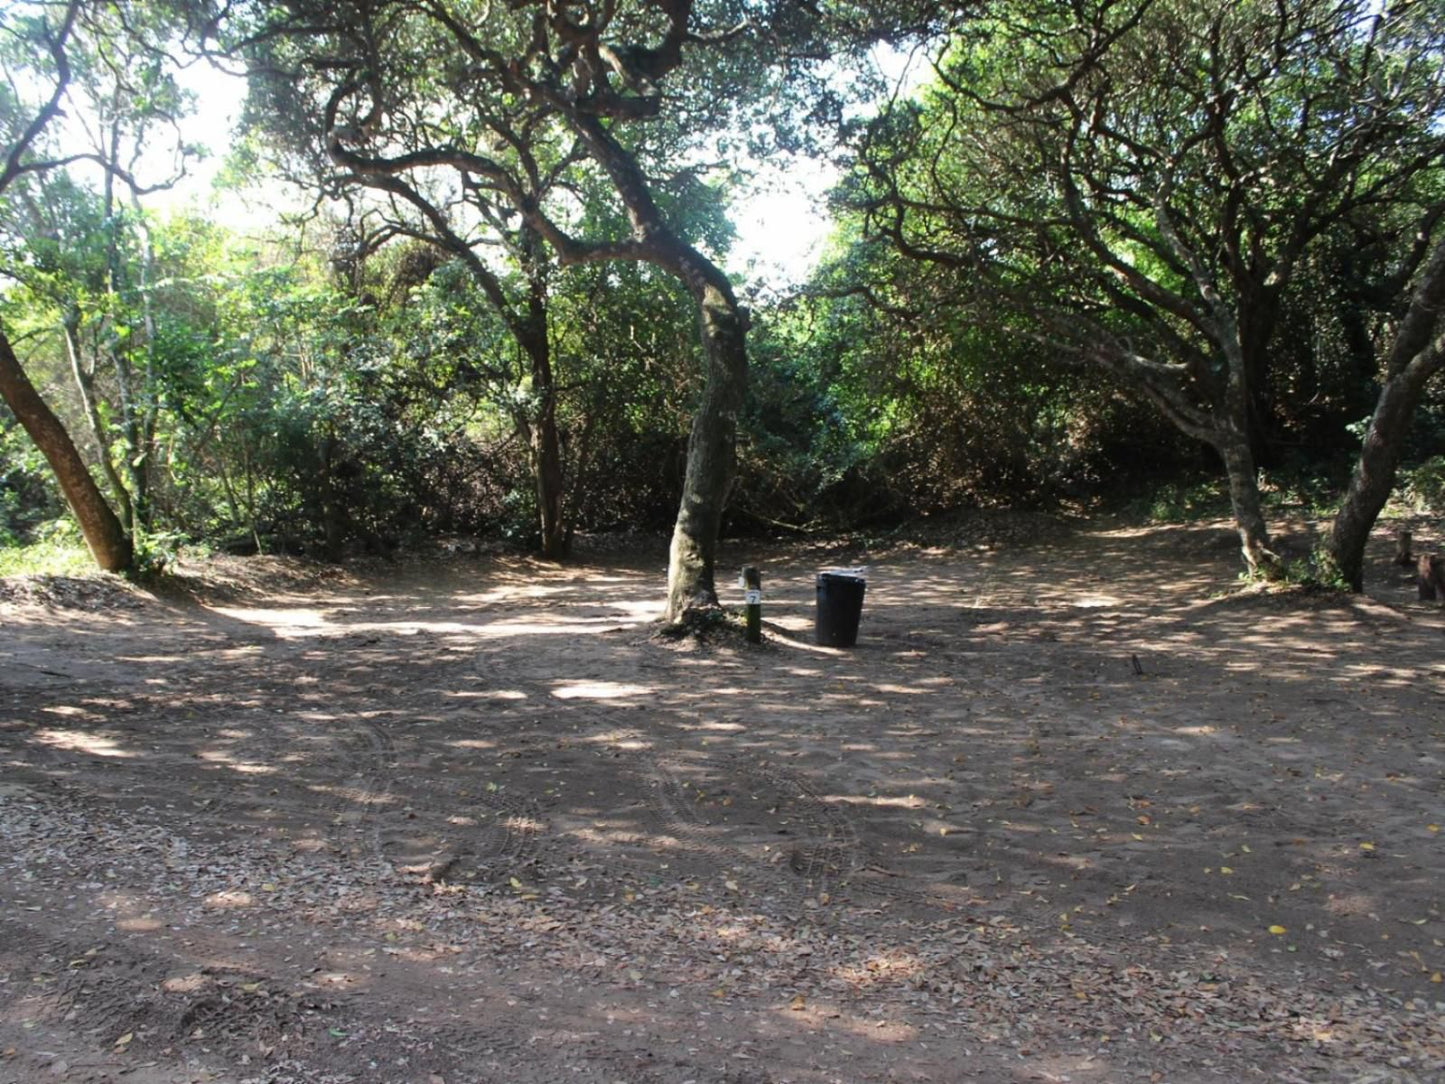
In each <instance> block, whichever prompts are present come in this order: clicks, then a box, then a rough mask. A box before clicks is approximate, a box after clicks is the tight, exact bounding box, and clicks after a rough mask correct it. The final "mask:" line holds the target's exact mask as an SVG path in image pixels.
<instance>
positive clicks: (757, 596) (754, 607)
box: [743, 565, 763, 644]
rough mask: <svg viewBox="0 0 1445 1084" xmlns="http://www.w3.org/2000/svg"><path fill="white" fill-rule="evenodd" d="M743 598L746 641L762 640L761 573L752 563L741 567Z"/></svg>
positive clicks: (757, 642) (759, 641)
mask: <svg viewBox="0 0 1445 1084" xmlns="http://www.w3.org/2000/svg"><path fill="white" fill-rule="evenodd" d="M743 587H744V589H745V590H746V592H747V593H746V595H744V600H745V601H746V603H747V614H748V643H750V644H760V643H762V642H763V574H762V573H761V572H759V571H758V570H757V569H756V568H754V567H753V566H752V565H748V566H747V567H746V568H744V569H743Z"/></svg>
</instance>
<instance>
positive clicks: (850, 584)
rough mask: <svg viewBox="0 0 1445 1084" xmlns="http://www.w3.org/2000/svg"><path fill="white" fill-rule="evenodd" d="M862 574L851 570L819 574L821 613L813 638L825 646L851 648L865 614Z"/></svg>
mask: <svg viewBox="0 0 1445 1084" xmlns="http://www.w3.org/2000/svg"><path fill="white" fill-rule="evenodd" d="M866 586H867V584H866V582H865V581H864V579H863V577H862V576H859V575H856V574H854V573H851V572H820V573H818V616H817V622H816V625H815V633H814V641H815V642H816V643H818V644H820V645H821V646H823V647H852V646H853V645H854V644H856V643H857V642H858V619H859V618H860V617H862V616H863V589H864V587H866Z"/></svg>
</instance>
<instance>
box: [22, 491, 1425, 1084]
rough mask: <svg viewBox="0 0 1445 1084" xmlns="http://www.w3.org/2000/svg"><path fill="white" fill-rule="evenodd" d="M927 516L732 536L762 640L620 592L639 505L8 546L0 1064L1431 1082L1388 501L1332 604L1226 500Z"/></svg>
mask: <svg viewBox="0 0 1445 1084" xmlns="http://www.w3.org/2000/svg"><path fill="white" fill-rule="evenodd" d="M964 535H966V537H964ZM1428 535H1429V531H1428V530H1420V531H1417V537H1418V538H1419V539H1420V541H1421V542H1423V543H1426V544H1429V543H1430V542H1431V540H1430V539H1429V537H1428ZM949 542H950V544H949V545H947V546H940V547H937V548H927V547H919V546H912V547H906V546H900V547H894V548H892V549H888V550H879V551H875V552H871V553H865V552H861V551H859V550H856V549H847V548H844V547H833V548H826V547H808V546H804V545H795V546H778V545H773V546H767V547H764V546H754V547H748V548H742V547H739V546H734V547H733V548H732V549H731V550H730V551H729V552H728V553H727V561H728V568H729V571H730V573H732V574H735V569H734V568H733V566H735V565H742V564H744V563H757V564H761V565H762V567H763V568H764V570H765V577H766V578H765V581H764V589H765V593H766V594H765V599H766V601H765V619H766V621H767V623H768V624H767V633H768V639H767V642H766V643H765V644H764V645H762V646H761V647H756V648H750V647H748V646H746V645H744V644H743V643H741V642H740V639H738V638H734V637H732V636H719V637H718V638H715V639H714V640H713V641H711V642H706V643H702V644H699V643H696V642H692V641H684V642H667V641H664V640H659V639H656V638H653V637H651V636H650V631H651V629H650V627H649V622H650V621H651V620H653V619H654V618H655V617H656V615H657V613H658V612H659V610H660V604H661V597H660V596H661V582H662V578H661V563H662V555H661V550H660V549H653V548H652V547H651V546H650V544H649V546H648V547H646V548H645V552H641V553H639V551H638V549H637V548H635V547H633V548H623V547H614V548H612V549H610V550H609V549H606V548H603V547H601V546H594V547H593V548H592V549H590V550H587V551H584V553H583V554H582V555H581V556H580V557H579V559H578V560H577V561H576V562H574V563H572V564H569V565H566V566H557V565H549V564H541V563H536V562H531V561H527V560H522V559H514V558H504V557H481V558H465V557H457V558H450V559H447V560H444V561H436V560H429V561H425V562H423V561H413V562H402V563H398V564H396V565H394V566H390V567H387V568H385V569H368V570H366V571H364V572H358V571H355V570H352V571H348V572H341V571H330V572H328V571H325V570H320V569H316V568H311V567H309V566H301V565H298V564H296V563H295V562H282V561H275V560H265V559H262V560H257V561H251V562H244V563H242V562H217V563H211V564H209V565H206V566H204V567H199V566H198V567H196V568H193V569H190V570H183V571H188V572H189V574H190V575H191V576H192V577H193V578H194V586H195V593H194V597H191V598H186V599H179V598H157V597H154V596H150V595H146V594H144V593H141V592H136V591H134V590H131V589H129V588H125V587H123V586H118V585H117V581H105V580H96V581H79V582H76V581H69V582H58V583H57V582H51V583H40V582H35V581H23V582H22V581H8V582H7V583H5V584H3V585H0V590H3V592H4V597H5V601H3V602H0V616H3V622H4V624H3V633H0V772H3V774H0V1081H4V1082H10V1081H17V1082H19V1081H51V1080H56V1079H61V1080H67V1081H93V1082H100V1081H116V1082H120V1081H126V1082H139V1084H177V1082H180V1081H202V1080H212V1081H233V1082H275V1084H280V1082H286V1081H296V1082H308V1084H322V1082H327V1084H331V1082H345V1081H398V1082H402V1081H405V1082H415V1084H436V1082H438V1081H440V1082H444V1084H463V1082H473V1081H475V1082H482V1081H498V1082H500V1081H508V1082H519V1081H520V1082H537V1084H540V1082H543V1081H546V1082H552V1081H578V1082H598V1084H602V1082H605V1084H617V1082H627V1084H641V1082H658V1084H663V1082H668V1084H681V1082H684V1081H696V1082H698V1084H724V1082H727V1084H782V1082H797V1084H805V1082H806V1084H822V1082H833V1081H837V1082H847V1084H853V1082H861V1081H940V1082H950V1081H962V1080H983V1081H1062V1080H1068V1081H1074V1082H1098V1084H1104V1082H1115V1081H1134V1080H1140V1081H1170V1082H1190V1081H1226V1080H1227V1081H1238V1080H1243V1079H1252V1078H1254V1077H1255V1076H1258V1077H1259V1078H1262V1079H1270V1080H1280V1081H1329V1080H1340V1081H1345V1080H1350V1081H1357V1080H1371V1081H1386V1080H1392V1081H1402V1082H1403V1081H1426V1080H1439V1079H1441V1075H1442V1074H1445V1026H1442V1019H1445V1017H1442V1011H1445V985H1442V981H1441V972H1442V970H1445V947H1442V941H1445V921H1442V915H1441V896H1440V886H1441V883H1442V877H1441V874H1442V867H1445V862H1442V846H1445V844H1442V839H1441V834H1442V833H1441V826H1442V824H1445V803H1442V801H1441V795H1442V772H1445V760H1442V757H1445V753H1442V748H1441V731H1442V728H1445V702H1442V695H1441V689H1442V678H1445V640H1442V632H1445V614H1442V611H1441V610H1440V609H1439V608H1436V607H1435V606H1433V605H1431V604H1429V603H1422V602H1418V601H1416V599H1415V593H1414V589H1413V586H1412V585H1411V583H1410V582H1409V580H1408V579H1407V578H1406V577H1405V576H1404V574H1403V573H1399V572H1398V571H1397V570H1395V569H1394V568H1393V567H1392V566H1391V564H1390V561H1389V558H1390V555H1391V552H1392V551H1391V550H1390V549H1389V546H1388V545H1387V544H1386V542H1385V540H1383V539H1382V540H1381V542H1380V547H1379V549H1378V551H1377V552H1376V551H1372V553H1371V564H1370V567H1369V576H1370V579H1371V582H1372V583H1373V584H1375V585H1376V590H1375V591H1374V593H1373V595H1372V596H1371V597H1358V598H1350V597H1345V596H1340V595H1336V594H1332V593H1319V594H1313V595H1311V594H1304V593H1300V592H1289V593H1284V594H1271V593H1261V592H1246V591H1241V590H1240V589H1239V587H1238V584H1237V582H1236V580H1235V571H1236V566H1237V557H1236V555H1235V552H1234V549H1235V547H1234V543H1233V540H1232V537H1231V536H1230V535H1229V533H1228V532H1227V531H1225V530H1223V529H1222V528H1221V527H1220V526H1219V525H1203V526H1194V527H1175V528H1154V529H1147V530H1145V529H1119V528H1108V527H1102V526H1100V527H1088V528H1066V527H1063V526H1060V525H1057V524H1053V523H1051V522H1048V521H1038V522H1032V521H1024V520H1019V519H1017V518H1014V519H1010V520H1000V521H998V522H996V523H993V524H988V523H985V524H984V525H983V526H982V527H980V528H979V529H978V530H976V531H966V532H963V533H962V534H956V535H955V536H954V537H951V538H950V539H949ZM1436 544H1438V540H1437V543H1436ZM863 561H867V562H868V563H870V565H871V571H870V575H869V581H868V592H867V597H866V601H865V608H864V616H863V626H862V632H861V638H860V641H859V645H858V647H857V648H856V649H854V650H850V651H839V650H832V649H823V648H818V647H815V646H813V645H812V644H811V636H810V630H811V621H812V608H813V574H814V573H815V572H816V571H817V570H818V569H820V568H825V567H829V566H833V565H838V564H854V563H861V562H863ZM725 578H728V579H730V578H731V575H729V576H727V577H725Z"/></svg>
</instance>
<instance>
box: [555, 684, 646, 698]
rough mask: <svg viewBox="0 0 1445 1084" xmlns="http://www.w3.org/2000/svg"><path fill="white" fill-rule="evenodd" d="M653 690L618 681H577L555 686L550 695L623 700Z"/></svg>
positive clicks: (644, 686) (643, 694) (644, 694)
mask: <svg viewBox="0 0 1445 1084" xmlns="http://www.w3.org/2000/svg"><path fill="white" fill-rule="evenodd" d="M655 691H656V690H655V689H654V688H653V687H652V686H650V685H629V684H627V683H626V682H620V681H578V682H573V683H572V684H569V685H558V686H556V687H555V688H553V689H552V695H553V696H554V697H556V698H557V699H558V700H623V699H629V698H632V697H638V696H647V695H649V694H650V693H653V692H655Z"/></svg>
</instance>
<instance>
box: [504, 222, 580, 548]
mask: <svg viewBox="0 0 1445 1084" xmlns="http://www.w3.org/2000/svg"><path fill="white" fill-rule="evenodd" d="M522 252H523V257H522V263H523V266H524V268H525V269H526V272H527V281H528V293H527V312H526V315H525V316H524V317H522V318H520V319H519V320H518V321H517V323H516V324H515V325H514V326H513V329H512V333H513V335H514V336H515V337H516V339H517V341H518V342H519V343H520V344H521V346H522V349H523V350H524V351H525V352H526V355H527V359H528V363H529V365H530V367H531V370H532V372H531V378H532V395H533V397H534V400H535V402H536V407H535V409H534V411H533V412H532V417H531V418H529V419H528V422H527V428H528V437H529V441H530V445H531V459H532V478H533V480H534V483H535V485H536V489H537V518H538V521H539V526H540V527H541V530H542V556H543V557H545V558H547V559H548V560H550V561H557V560H561V559H562V558H563V557H565V556H566V555H567V535H566V533H565V530H564V525H563V522H562V498H563V494H564V492H565V490H566V484H567V482H566V473H565V472H564V471H563V469H562V441H561V439H560V438H559V437H558V434H557V382H556V380H555V379H554V376H553V373H552V341H551V338H550V337H549V335H548V327H547V308H548V305H547V295H548V283H547V265H546V261H545V258H544V256H543V253H542V239H541V237H540V236H539V235H538V234H537V232H536V231H535V230H533V229H531V228H530V227H526V228H525V229H524V232H523V235H522ZM494 303H495V304H497V305H498V306H499V307H500V299H499V300H498V301H496V302H494Z"/></svg>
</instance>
